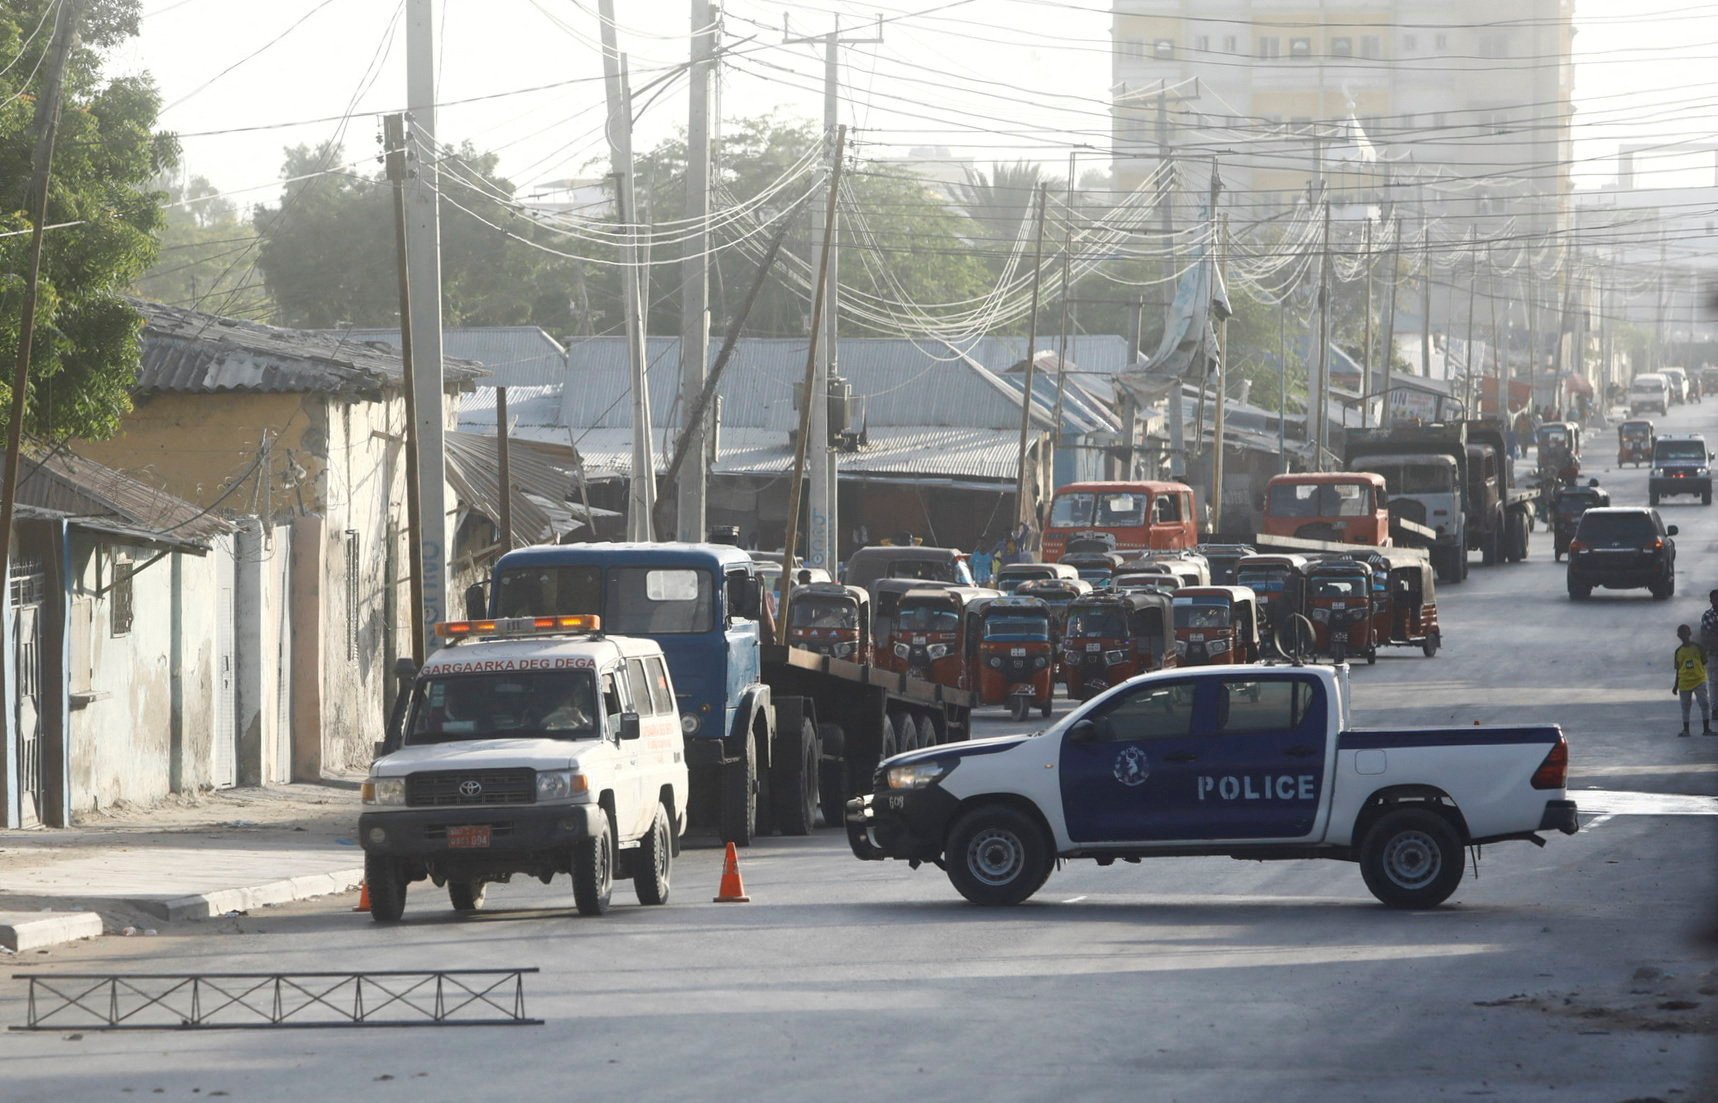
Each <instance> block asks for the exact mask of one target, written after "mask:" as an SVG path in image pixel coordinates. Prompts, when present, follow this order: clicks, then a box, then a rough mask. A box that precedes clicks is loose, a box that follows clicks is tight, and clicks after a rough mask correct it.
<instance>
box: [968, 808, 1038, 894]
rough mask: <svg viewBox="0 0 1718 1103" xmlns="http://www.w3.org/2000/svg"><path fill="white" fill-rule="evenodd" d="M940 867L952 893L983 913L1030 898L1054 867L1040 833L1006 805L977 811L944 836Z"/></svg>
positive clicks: (1026, 818) (1032, 822) (1027, 819)
mask: <svg viewBox="0 0 1718 1103" xmlns="http://www.w3.org/2000/svg"><path fill="white" fill-rule="evenodd" d="M943 861H944V864H945V865H946V866H947V867H948V879H949V881H950V883H952V884H953V885H954V887H955V891H957V892H959V893H960V894H961V895H962V896H964V897H966V898H967V899H968V900H970V901H972V902H973V903H974V904H983V905H985V906H988V907H999V906H1004V905H1009V904H1018V903H1021V902H1022V901H1024V900H1026V899H1028V898H1030V897H1031V895H1032V894H1033V893H1035V892H1037V891H1038V890H1039V889H1040V888H1042V887H1043V886H1044V882H1045V881H1047V880H1049V877H1050V870H1051V869H1052V868H1054V866H1055V864H1056V858H1055V855H1054V854H1053V853H1051V850H1050V840H1049V839H1047V838H1045V836H1044V831H1043V829H1042V828H1040V827H1039V826H1038V824H1037V822H1036V821H1034V820H1033V819H1032V817H1030V816H1028V815H1026V814H1025V813H1024V812H1020V811H1018V810H1016V809H1013V808H1009V807H1008V806H1006V805H990V806H988V807H982V808H976V809H974V810H973V811H971V812H968V813H967V814H966V815H964V816H962V817H961V818H960V819H959V820H958V821H957V822H956V823H955V825H954V828H953V829H952V830H951V831H949V834H948V844H947V848H946V852H945V854H944V856H943Z"/></svg>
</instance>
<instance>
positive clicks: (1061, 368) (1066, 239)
mask: <svg viewBox="0 0 1718 1103" xmlns="http://www.w3.org/2000/svg"><path fill="white" fill-rule="evenodd" d="M1076 156H1077V154H1073V153H1070V154H1068V206H1067V209H1066V211H1064V212H1063V217H1064V218H1065V219H1066V220H1067V223H1066V226H1065V228H1064V232H1063V234H1062V327H1061V336H1060V337H1059V338H1057V341H1058V345H1057V349H1056V409H1055V412H1054V413H1053V414H1052V415H1051V417H1050V421H1051V426H1050V432H1051V433H1053V434H1054V436H1053V437H1052V439H1053V440H1054V441H1055V445H1054V447H1053V448H1052V449H1051V452H1050V456H1051V459H1050V487H1051V489H1052V490H1053V489H1055V487H1056V485H1057V482H1056V457H1057V454H1058V453H1060V452H1061V450H1062V400H1063V396H1064V394H1065V393H1066V390H1067V386H1068V321H1069V314H1068V307H1069V302H1068V263H1069V260H1070V259H1071V258H1072V257H1073V254H1074V172H1075V168H1074V158H1075V157H1076Z"/></svg>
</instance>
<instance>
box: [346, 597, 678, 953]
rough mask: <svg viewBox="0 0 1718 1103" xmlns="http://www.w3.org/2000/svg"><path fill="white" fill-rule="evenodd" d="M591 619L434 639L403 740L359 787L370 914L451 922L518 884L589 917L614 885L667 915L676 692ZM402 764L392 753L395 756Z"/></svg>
mask: <svg viewBox="0 0 1718 1103" xmlns="http://www.w3.org/2000/svg"><path fill="white" fill-rule="evenodd" d="M600 628H601V624H600V622H599V621H598V620H597V618H595V617H518V618H513V619H510V620H498V621H461V622H454V623H451V624H445V625H439V626H438V628H437V630H438V632H440V633H441V634H442V635H443V636H444V637H446V638H448V639H449V641H450V644H449V646H447V647H444V648H442V649H441V650H439V651H437V652H436V653H435V654H434V655H432V656H430V658H429V659H428V660H427V661H426V662H425V663H424V666H423V669H422V670H420V671H419V672H418V674H417V676H416V678H415V680H414V681H413V684H412V688H411V699H410V702H409V705H408V707H407V708H406V710H405V712H404V714H403V717H401V723H400V726H399V728H398V730H396V731H394V732H391V733H390V736H389V743H388V744H387V745H385V749H389V750H391V752H392V753H389V754H386V755H384V756H383V757H381V758H379V759H377V760H376V762H375V764H374V765H373V766H372V767H371V768H370V776H369V778H368V779H367V780H366V781H365V782H364V787H363V799H364V809H365V810H364V812H363V814H362V815H361V816H360V817H359V820H358V833H359V839H360V841H361V843H362V844H363V847H364V877H365V881H366V884H367V885H368V888H369V892H370V914H371V917H372V918H374V919H375V920H377V921H378V922H391V921H393V920H397V919H399V918H400V915H401V913H402V912H403V911H404V910H405V905H406V887H407V886H408V885H409V884H410V883H411V882H413V881H421V880H424V879H425V878H428V879H429V880H431V881H433V882H435V884H437V885H443V884H445V885H446V886H447V890H448V897H449V898H450V900H451V901H452V903H453V906H454V907H455V908H456V909H458V910H460V911H474V910H476V909H478V908H480V907H482V906H483V896H484V886H485V885H486V884H488V883H490V882H495V881H502V882H505V881H507V880H509V879H510V878H511V877H512V876H513V874H515V873H521V874H526V875H529V876H532V877H537V878H539V879H540V880H542V881H543V882H544V883H545V884H546V883H548V881H549V880H550V879H551V878H552V877H553V876H554V875H555V874H557V873H567V874H571V876H572V879H573V897H574V900H575V901H576V902H577V904H578V908H579V912H580V913H581V914H583V915H601V914H603V913H604V912H606V911H607V910H608V906H609V897H610V893H611V891H612V888H613V884H614V881H615V879H616V878H617V877H620V878H625V877H630V878H631V879H632V881H633V884H634V887H635V888H636V890H637V892H638V899H639V902H640V903H643V904H663V903H667V901H668V885H669V867H670V864H671V862H672V860H673V858H674V856H675V854H677V853H678V852H679V847H680V837H681V835H683V834H684V833H685V830H686V791H687V775H686V754H685V746H684V743H683V742H682V737H681V732H680V717H679V713H678V711H677V709H676V707H675V703H674V685H673V683H672V682H671V681H670V680H669V674H668V664H667V663H666V662H665V661H664V660H663V657H662V649H661V648H660V647H659V646H658V645H657V644H656V643H655V642H654V641H652V640H641V639H630V638H621V637H612V636H603V635H602V634H601V631H600ZM396 748H397V749H396Z"/></svg>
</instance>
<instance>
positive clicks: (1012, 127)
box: [113, 0, 1718, 206]
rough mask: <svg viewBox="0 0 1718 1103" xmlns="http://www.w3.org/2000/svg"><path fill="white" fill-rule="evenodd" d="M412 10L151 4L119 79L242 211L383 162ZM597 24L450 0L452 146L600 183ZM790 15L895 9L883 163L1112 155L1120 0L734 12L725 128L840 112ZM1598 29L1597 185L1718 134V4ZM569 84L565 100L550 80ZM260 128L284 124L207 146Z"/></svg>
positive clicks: (879, 74) (506, 166)
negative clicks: (1646, 148) (375, 160)
mask: <svg viewBox="0 0 1718 1103" xmlns="http://www.w3.org/2000/svg"><path fill="white" fill-rule="evenodd" d="M401 4H402V0H286V2H283V3H277V4H262V3H259V2H257V0H145V5H144V11H145V19H144V23H143V34H142V35H141V37H140V38H139V39H137V40H136V41H134V42H133V43H132V44H130V45H129V46H128V47H127V48H126V49H125V50H123V51H122V52H121V53H120V54H118V55H117V56H116V57H115V58H114V62H113V68H114V69H115V70H118V71H134V70H138V69H147V70H149V71H150V72H151V73H153V74H154V75H155V78H156V80H157V82H158V84H159V85H160V87H161V90H162V93H163V97H164V100H165V102H166V104H167V105H168V106H167V108H166V110H165V111H164V112H163V115H162V121H163V124H164V125H165V126H168V127H170V128H172V129H174V130H176V131H178V132H180V133H181V134H183V135H184V137H183V145H184V161H185V166H186V168H187V169H188V170H189V171H190V172H193V173H198V174H202V175H204V176H207V177H209V178H210V179H212V180H213V181H214V182H215V183H216V185H217V186H218V187H220V188H221V189H223V190H225V191H229V192H232V193H233V199H234V200H235V201H236V202H238V203H239V204H240V205H241V206H243V205H248V204H251V203H255V202H260V201H267V200H270V199H272V198H273V195H274V193H275V192H276V190H277V189H278V183H277V176H278V171H279V166H280V161H281V150H282V148H283V147H284V146H287V145H290V144H296V143H318V142H322V141H326V140H328V139H330V138H335V137H339V138H341V139H342V140H343V141H344V143H345V147H346V155H347V158H348V159H349V160H351V161H353V162H355V163H357V165H358V167H360V168H362V169H363V170H365V171H369V170H370V169H371V168H372V167H373V165H372V164H371V163H370V161H369V158H370V156H371V155H372V154H373V152H374V150H375V148H376V147H375V144H374V143H375V136H376V133H377V131H378V128H379V124H378V122H377V121H376V119H375V118H374V113H379V112H384V111H388V110H397V109H398V108H399V107H400V105H401V103H402V102H403V100H404V92H405V57H404V55H405V29H404V21H403V18H402V19H400V20H399V21H398V23H397V25H396V21H395V17H396V12H397V11H398V10H399V9H400V6H401ZM688 7H689V5H688V4H687V2H686V0H616V19H617V22H619V23H620V24H621V26H622V32H621V46H622V49H623V50H625V51H627V52H628V54H629V55H630V59H631V65H632V70H633V87H634V89H635V90H638V89H641V88H644V87H645V86H647V85H648V83H649V82H650V81H652V80H654V79H656V78H657V77H658V76H659V75H660V74H661V73H662V71H663V70H664V69H666V68H668V67H671V66H673V65H675V64H677V63H679V62H680V61H682V60H683V59H684V58H685V56H686V39H685V34H686V30H687V28H688V26H689V19H688ZM1501 7H1504V8H1507V7H1508V4H1507V0H1505V3H1504V4H1503V5H1501ZM596 12H597V0H443V2H438V4H437V18H438V19H439V20H440V21H441V35H440V43H441V46H442V52H441V59H440V99H441V100H442V101H443V102H444V103H446V104H448V105H449V106H446V107H444V108H443V109H442V115H441V119H440V126H439V129H440V133H441V137H442V140H443V141H450V142H457V141H460V140H463V139H470V140H472V141H473V142H475V143H476V144H478V145H479V146H480V147H483V148H488V149H493V150H496V151H498V152H499V153H500V155H501V158H502V161H501V169H502V171H503V173H505V174H507V175H510V176H511V177H513V178H514V180H515V181H516V182H518V183H520V184H522V185H529V184H536V183H541V182H544V181H551V180H557V179H566V178H569V177H577V176H588V175H590V174H592V171H593V170H592V169H591V167H590V166H591V164H592V162H593V161H594V160H595V159H597V158H600V157H602V156H604V155H605V150H604V146H603V144H602V141H601V132H600V129H599V127H600V125H601V122H602V114H603V106H602V103H603V95H602V84H601V81H600V76H601V60H600V55H599V54H598V52H597V41H598V39H597V34H598V32H597V15H596ZM784 12H791V13H792V24H793V31H794V32H795V33H796V34H800V33H808V32H812V31H819V32H821V31H825V30H827V29H829V27H830V26H831V25H832V20H833V19H834V18H835V16H836V14H837V13H839V14H840V16H841V23H842V26H843V27H844V28H851V29H852V30H853V31H854V33H855V35H856V36H864V37H870V36H872V35H874V34H875V33H877V28H876V27H875V24H874V20H875V19H876V18H877V16H878V15H879V14H881V15H882V17H883V18H884V19H885V20H887V23H886V25H885V26H883V27H882V29H881V34H882V38H883V41H882V42H881V43H871V44H855V45H853V46H851V47H849V48H848V49H847V50H845V51H844V56H843V61H844V68H843V74H842V75H843V81H844V84H846V86H847V88H846V95H847V103H846V105H845V109H844V113H843V114H844V118H845V121H847V122H848V123H849V124H851V125H853V126H855V127H857V128H858V131H857V133H856V135H855V138H856V139H857V141H858V142H859V143H860V145H859V149H860V150H861V151H862V152H865V153H869V154H870V155H873V156H889V155H896V154H901V153H905V152H906V150H908V149H909V148H911V147H915V146H930V145H942V146H948V147H951V149H952V150H953V152H954V154H955V156H956V157H973V158H976V159H978V160H979V161H980V162H981V163H987V162H989V161H993V160H1013V159H1016V158H1019V157H1031V158H1039V159H1043V160H1047V161H1051V162H1054V163H1056V164H1058V165H1060V164H1062V163H1064V162H1065V160H1066V157H1067V152H1068V148H1069V145H1070V143H1071V142H1073V141H1080V140H1084V141H1089V142H1092V143H1094V144H1095V145H1099V144H1101V143H1102V141H1103V135H1104V134H1105V133H1106V132H1107V126H1108V124H1107V111H1108V109H1107V102H1108V101H1107V95H1108V86H1109V72H1110V70H1109V61H1108V51H1109V25H1110V16H1109V9H1108V5H1107V3H1105V2H1104V0H965V2H964V3H963V2H959V0H953V2H951V0H873V2H868V3H867V2H849V0H806V2H797V3H784V2H781V0H730V2H729V3H728V4H727V13H728V14H727V18H726V29H727V33H728V40H729V42H730V43H732V42H733V40H735V39H747V38H749V39H750V41H746V42H742V43H739V44H737V45H735V46H734V47H733V48H734V50H735V51H736V55H735V57H734V63H733V65H732V66H731V67H730V68H729V69H728V70H727V72H726V73H725V75H724V77H723V83H722V90H721V111H722V114H723V115H724V116H725V117H729V118H733V117H737V116H743V115H753V114H759V113H762V112H765V111H769V110H779V111H781V112H783V113H786V114H790V115H797V116H801V117H805V118H821V116H822V98H821V85H822V63H821V59H820V56H819V52H814V51H813V49H812V48H811V47H808V46H793V47H784V46H782V45H781V41H782V37H783V35H782V17H783V13H784ZM307 13H308V14H307ZM908 13H926V14H911V15H909V14H908ZM1577 20H1578V23H1579V27H1580V31H1579V33H1578V34H1577V37H1576V47H1577V54H1576V58H1577V70H1576V105H1577V124H1578V128H1579V129H1578V130H1577V145H1576V150H1575V154H1576V158H1577V161H1576V164H1575V166H1574V168H1573V172H1574V176H1575V183H1576V187H1577V188H1587V187H1595V186H1598V185H1601V184H1603V183H1605V182H1606V181H1608V180H1609V179H1610V178H1611V177H1612V176H1613V174H1614V171H1615V164H1614V160H1613V159H1612V158H1613V156H1614V153H1615V150H1616V146H1617V145H1618V143H1619V142H1623V141H1627V142H1631V143H1633V142H1653V143H1677V142H1682V143H1687V144H1702V143H1710V142H1713V141H1714V140H1715V139H1714V137H1712V136H1711V135H1712V131H1713V129H1714V127H1713V120H1714V117H1715V112H1714V108H1715V107H1718V81H1714V79H1713V76H1712V74H1713V72H1714V65H1713V63H1714V61H1715V60H1718V4H1689V3H1683V2H1679V0H1577ZM868 22H869V23H871V24H872V25H871V26H869V27H867V26H866V24H867V23H868ZM295 24H296V26H294V25H295ZM390 27H394V32H393V33H392V34H391V35H390ZM289 28H291V29H290V30H289ZM283 32H285V33H284V34H283ZM277 36H278V40H277V41H272V44H271V40H276V39H277ZM753 36H755V37H753ZM253 53H255V56H253V57H250V58H249V59H248V60H244V61H243V62H242V63H241V64H239V65H237V67H235V68H233V69H232V70H231V71H230V72H225V73H224V75H223V70H226V69H228V67H229V66H232V65H233V64H234V62H236V61H239V60H240V59H242V58H246V57H247V55H251V54H253ZM559 82H571V83H559ZM549 84H558V86H557V87H550V88H541V87H538V86H542V85H549ZM532 88H536V90H534V91H524V90H525V89H532ZM652 91H655V90H652ZM635 94H637V95H638V102H639V103H640V104H643V105H644V106H643V107H642V115H641V118H640V121H639V124H638V136H637V138H636V142H637V144H638V146H639V147H640V148H643V147H646V146H648V145H649V144H651V143H652V142H654V141H656V140H658V139H660V138H662V137H664V136H666V135H668V134H670V133H672V132H674V131H675V130H677V129H679V128H680V127H682V126H684V123H685V115H686V100H685V85H684V82H683V81H680V80H675V81H673V82H672V83H670V84H668V86H667V87H666V88H662V89H661V90H660V92H659V94H657V95H656V97H655V98H654V99H649V98H647V97H648V95H649V94H648V93H635ZM478 97H486V98H482V99H479V98H478ZM455 101H472V102H463V103H460V102H455ZM348 105H352V109H353V110H356V111H358V112H361V113H363V114H360V115H359V116H358V117H355V118H353V119H352V120H351V122H350V124H349V125H346V126H344V127H342V125H341V124H340V123H338V122H337V121H335V120H334V119H333V118H331V117H335V116H339V115H342V114H344V113H345V112H346V111H347V110H348ZM282 124H290V125H282ZM254 127H263V128H264V129H256V130H249V131H242V132H238V133H219V134H216V133H202V132H207V131H228V130H232V129H233V128H254ZM1069 132H1075V133H1074V134H1073V135H1072V136H1071V135H1070V133H1069ZM1654 156H1655V160H1653V161H1651V162H1647V161H1645V160H1644V159H1643V161H1642V164H1641V168H1642V170H1643V172H1651V173H1652V175H1651V176H1649V177H1648V178H1647V179H1646V181H1645V182H1649V183H1664V184H1690V183H1711V182H1712V181H1713V168H1712V165H1713V154H1712V153H1710V152H1705V153H1698V152H1686V153H1681V154H1666V155H1662V156H1660V155H1654ZM596 171H598V172H600V171H601V170H600V169H599V170H596ZM529 190H530V189H529V188H527V189H526V191H527V192H529Z"/></svg>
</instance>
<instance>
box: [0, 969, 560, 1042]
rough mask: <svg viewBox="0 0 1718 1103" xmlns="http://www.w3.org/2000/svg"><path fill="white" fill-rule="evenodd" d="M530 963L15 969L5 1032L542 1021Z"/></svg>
mask: <svg viewBox="0 0 1718 1103" xmlns="http://www.w3.org/2000/svg"><path fill="white" fill-rule="evenodd" d="M535 972H537V970H536V969H448V970H438V971H433V972H425V971H422V970H416V971H413V970H398V971H383V972H364V973H118V974H107V973H62V974H59V975H57V976H48V977H44V976H34V975H30V974H24V973H14V974H13V979H14V980H27V981H28V982H29V984H30V991H29V1009H28V1012H27V1021H26V1022H25V1024H24V1025H23V1026H14V1027H11V1029H12V1030H71V1029H76V1030H257V1029H268V1028H275V1027H284V1028H291V1027H301V1028H303V1027H331V1026H541V1025H542V1024H543V1020H541V1019H531V1018H527V1017H526V1016H525V974H526V973H535Z"/></svg>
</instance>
